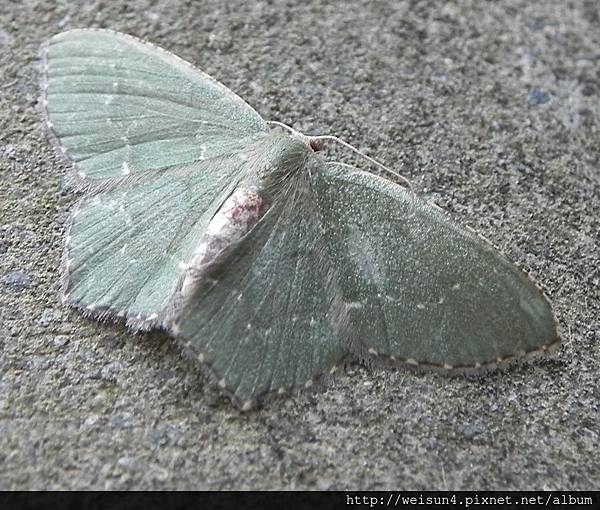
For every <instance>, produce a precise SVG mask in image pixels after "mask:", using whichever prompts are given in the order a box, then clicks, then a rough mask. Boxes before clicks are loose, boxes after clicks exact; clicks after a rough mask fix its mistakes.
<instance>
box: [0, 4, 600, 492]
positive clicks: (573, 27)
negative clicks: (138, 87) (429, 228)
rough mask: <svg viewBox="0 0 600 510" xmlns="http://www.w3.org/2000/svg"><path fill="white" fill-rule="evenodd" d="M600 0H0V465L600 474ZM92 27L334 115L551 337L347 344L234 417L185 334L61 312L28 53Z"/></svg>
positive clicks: (201, 477)
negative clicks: (382, 349)
mask: <svg viewBox="0 0 600 510" xmlns="http://www.w3.org/2000/svg"><path fill="white" fill-rule="evenodd" d="M599 10H600V7H599V6H598V3H597V2H596V0H588V1H575V0H572V1H565V0H547V1H544V2H529V1H527V0H522V1H517V0H499V1H496V2H479V1H475V0H473V1H460V2H443V1H433V0H429V1H416V0H415V1H397V2H396V1H392V0H390V1H386V2H382V1H373V2H359V1H351V2H339V3H335V2H322V3H318V2H310V1H303V2H296V1H291V0H290V1H288V2H280V1H272V2H267V1H260V2H248V1H245V0H238V1H235V2H221V1H218V0H210V1H204V2H194V3H192V2H189V3H188V2H181V1H150V0H134V1H131V2H129V1H124V0H122V1H115V2H107V1H103V0H90V1H86V2H81V3H80V4H77V3H76V2H64V1H61V2H52V1H49V0H42V1H37V2H36V1H24V2H8V1H6V0H3V1H2V2H0V172H1V181H0V210H1V213H0V214H1V216H0V220H1V221H0V313H1V318H0V350H1V356H0V488H1V489H42V488H51V489H66V488H69V489H92V488H94V489H108V488H113V489H162V488H177V489H277V488H286V489H304V488H309V489H384V488H389V489H446V488H448V489H600V455H598V444H599V443H600V436H599V435H600V430H599V419H600V418H599V417H600V412H599V411H600V409H599V406H600V404H599V396H600V395H599V390H598V374H599V367H600V345H599V340H600V333H599V330H600V322H599V314H600V307H599V301H600V300H599V279H600V276H599V273H598V267H599V265H600V260H599V259H600V250H599V240H598V239H599V227H600V220H599V218H600V200H599V190H598V186H599V182H600V177H599V175H600V169H599V166H598V163H599V156H600V143H599V142H600V106H599V105H600V15H599ZM75 27H107V28H112V29H116V30H120V31H123V32H129V33H131V34H135V35H137V36H140V37H142V38H145V39H149V40H151V41H153V42H155V43H157V44H159V45H161V46H163V47H165V48H167V49H169V50H171V51H173V52H175V53H176V54H178V55H180V56H182V57H183V58H185V59H187V60H190V61H192V62H194V63H196V64H197V65H199V66H200V67H201V68H202V69H204V70H205V71H207V72H208V73H210V74H211V75H213V76H215V77H216V78H217V79H219V80H221V81H222V82H223V83H225V84H226V85H228V86H229V87H230V88H232V89H233V90H234V91H237V92H238V93H239V94H240V95H241V96H242V97H244V98H245V99H246V100H247V101H248V102H249V103H250V104H252V105H253V106H254V107H255V108H256V109H257V110H258V111H259V112H261V113H262V114H263V115H264V117H265V118H267V119H274V120H281V121H284V122H287V123H289V124H291V125H293V126H295V127H296V128H298V129H300V130H302V131H304V132H308V133H317V132H319V133H323V132H327V133H334V134H338V135H340V136H342V137H343V138H345V139H346V140H348V141H350V142H352V143H354V144H355V145H357V146H358V147H360V148H362V149H364V150H365V151H366V152H368V153H369V154H372V155H375V156H376V157H377V158H378V159H380V160H381V161H383V162H385V163H387V164H389V165H391V166H393V167H394V168H396V169H398V170H399V171H401V172H402V173H403V174H405V175H407V176H409V177H410V178H411V179H413V181H414V184H415V186H416V188H417V189H418V190H419V192H420V193H422V194H424V195H425V196H426V197H427V198H428V199H431V200H435V201H437V203H439V204H440V205H441V206H443V207H445V208H447V209H449V210H451V211H453V213H454V214H455V216H456V217H457V218H458V219H459V220H460V221H462V222H463V223H467V224H469V225H471V226H473V227H474V228H476V229H478V230H479V231H480V232H481V233H483V234H484V235H485V236H487V237H488V238H490V239H491V240H492V241H493V242H494V243H495V244H497V245H498V246H500V247H501V248H502V249H503V250H504V251H505V252H506V253H507V254H508V255H509V257H510V258H512V260H514V261H516V262H517V263H519V264H521V265H522V266H523V267H524V268H526V269H527V270H528V271H530V272H531V274H532V276H533V277H534V278H535V279H536V280H537V281H538V282H539V283H540V284H541V285H542V287H543V288H545V289H546V290H547V292H548V294H549V295H550V296H551V299H552V302H553V306H554V309H555V312H556V315H557V317H558V320H559V322H560V324H561V328H562V334H563V338H564V344H563V345H562V347H561V348H560V350H559V352H558V354H557V356H556V357H555V358H552V359H547V360H544V361H539V362H533V363H528V364H524V365H522V366H519V367H516V368H515V369H513V370H510V371H508V372H505V373H494V374H490V375H488V376H486V377H482V378H472V379H465V378H462V377H459V378H454V379H448V378H442V377H439V376H435V375H418V374H412V373H406V372H402V371H393V370H373V371H371V370H367V369H366V368H363V367H361V366H352V367H350V368H349V369H347V370H346V372H345V373H344V374H342V375H341V376H340V377H338V379H337V380H336V382H335V384H334V385H333V387H331V388H330V389H329V390H328V391H326V392H325V393H321V394H316V395H303V396H299V397H296V398H294V399H289V400H286V401H282V402H274V403H271V404H270V405H268V406H267V407H266V408H264V409H262V410H259V411H258V412H255V413H251V414H247V415H243V414H240V413H239V412H238V411H237V410H236V409H235V408H234V407H232V406H231V405H230V404H229V403H228V402H227V401H225V400H224V399H222V398H221V397H220V395H219V393H218V392H217V391H215V390H214V389H213V388H211V387H209V386H207V385H206V384H205V382H206V381H205V378H204V376H203V374H202V371H201V369H200V367H198V366H197V365H196V364H195V363H193V362H192V361H189V360H187V359H185V358H184V357H183V356H182V355H181V353H180V350H179V349H178V348H177V347H176V346H175V345H174V344H173V342H172V341H171V340H170V339H169V338H167V337H164V336H162V335H160V334H152V335H143V336H133V335H131V334H129V333H128V332H126V331H125V330H124V328H123V327H121V326H119V325H103V324H97V323H95V322H93V321H89V320H86V319H83V318H82V317H81V316H80V315H79V314H78V313H77V312H75V311H69V310H66V309H64V308H63V307H62V306H61V305H60V303H59V302H58V299H57V295H58V285H59V273H58V271H57V267H58V264H59V260H60V254H61V250H62V237H63V221H64V219H65V216H66V213H67V211H68V209H69V207H70V206H71V205H72V204H73V201H74V197H73V196H72V195H70V194H66V193H63V192H61V189H60V180H61V176H62V175H63V174H64V173H65V170H66V167H65V165H64V164H63V163H62V162H61V161H60V159H59V158H58V157H57V156H55V155H54V154H53V152H52V150H51V148H50V146H49V144H48V143H47V142H46V141H45V139H44V136H43V131H42V124H41V122H40V117H39V115H38V114H37V112H36V109H35V103H36V98H37V86H36V81H35V77H34V73H33V65H34V62H35V59H36V54H37V49H38V46H39V44H40V43H41V42H42V41H43V40H44V39H46V38H47V37H49V36H51V35H53V34H55V33H57V32H60V31H62V30H66V29H69V28H75ZM329 150H330V154H331V155H332V157H336V158H340V159H343V160H344V161H347V162H353V161H354V160H353V158H352V156H351V154H349V153H348V152H346V151H340V150H333V149H329Z"/></svg>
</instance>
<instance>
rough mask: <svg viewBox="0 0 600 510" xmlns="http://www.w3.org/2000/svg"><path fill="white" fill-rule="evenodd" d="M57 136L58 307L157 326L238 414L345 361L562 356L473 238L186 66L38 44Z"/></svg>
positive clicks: (147, 50) (549, 327) (512, 280)
mask: <svg viewBox="0 0 600 510" xmlns="http://www.w3.org/2000/svg"><path fill="white" fill-rule="evenodd" d="M42 65H43V71H42V97H41V100H40V102H41V106H42V109H43V111H44V114H45V118H46V122H47V127H48V131H49V137H50V139H51V140H52V142H53V143H54V144H55V145H56V146H57V147H58V149H59V150H60V151H62V153H63V154H64V155H65V156H66V157H68V158H69V159H70V161H72V163H73V164H72V167H73V168H72V170H71V173H70V175H69V179H68V180H69V182H70V183H71V184H73V186H74V187H76V188H79V189H82V190H84V191H85V193H84V194H83V198H81V200H80V201H79V203H78V204H77V205H76V207H75V208H74V211H73V212H72V215H71V219H70V221H69V227H68V233H67V238H66V246H65V252H64V262H63V268H62V269H63V277H64V285H63V299H64V301H65V302H66V303H68V304H69V305H71V306H74V307H77V308H79V309H81V310H82V311H83V312H84V313H85V314H86V315H89V316H92V317H95V318H98V319H105V318H123V320H125V321H126V323H127V325H129V326H130V327H131V328H132V329H134V330H147V329H150V328H164V329H165V330H167V331H168V332H170V333H171V334H172V335H173V336H175V337H176V338H178V339H180V340H181V342H182V343H183V344H184V345H185V346H186V347H187V349H188V350H189V351H190V352H192V353H193V354H194V356H195V357H196V358H197V359H199V360H200V361H201V362H202V363H205V364H206V365H207V366H208V367H209V368H210V370H211V373H212V374H213V375H214V377H215V380H216V381H217V383H218V385H219V386H220V387H221V388H222V389H223V391H224V392H225V393H226V394H227V395H229V396H230V398H231V399H232V401H233V402H234V403H235V404H236V405H238V406H240V407H241V408H242V409H244V410H246V409H250V408H251V407H253V406H254V405H255V404H256V403H257V402H259V401H260V400H261V399H262V398H263V397H264V396H266V395H268V394H281V393H288V392H294V391H296V390H298V389H302V388H309V387H311V386H313V385H316V384H317V383H319V382H321V381H322V380H323V379H324V378H325V377H326V376H328V375H329V374H330V373H333V372H334V371H335V370H336V367H338V366H340V364H342V363H343V362H344V361H345V360H346V359H347V358H348V357H352V356H353V357H357V358H360V359H363V360H368V361H371V362H381V363H386V364H397V365H406V366H414V367H425V368H437V369H440V370H441V371H453V370H468V369H477V368H486V367H494V366H496V365H497V364H498V363H501V362H505V361H509V360H513V359H516V358H520V357H524V356H527V355H532V354H536V353H541V352H544V351H547V350H549V349H550V348H552V347H555V346H556V345H557V344H558V341H559V340H558V335H557V329H556V322H555V320H554V317H553V314H552V311H551V308H550V306H549V304H548V301H547V299H546V298H545V297H544V295H543V294H542V292H541V291H540V290H539V289H538V288H537V287H536V286H535V284H534V283H533V282H532V281H531V280H530V279H529V278H528V277H527V276H526V275H525V274H524V273H523V272H522V271H520V270H519V269H518V268H516V267H515V266H514V265H513V264H511V263H510V262H508V261H507V260H506V259H505V258H504V257H503V256H502V255H501V254H499V253H498V252H497V251H496V250H495V249H494V248H493V247H492V246H491V245H490V244H489V243H487V242H485V240H482V238H480V237H479V236H477V235H476V234H475V233H474V232H473V231H471V230H468V229H463V228H461V227H460V226H458V225H457V224H455V223H454V222H452V221H451V220H450V219H449V218H448V216H447V215H446V214H445V213H444V212H443V211H442V210H440V209H439V208H437V207H435V206H431V205H428V204H427V203H425V202H424V201H422V200H420V199H419V198H417V197H416V196H415V195H414V194H413V193H411V192H409V191H407V190H406V189H405V188H403V187H401V186H400V185H398V184H396V183H394V182H392V181H390V180H387V179H384V178H382V177H379V176H376V175H373V174H371V173H367V172H364V171H362V170H359V169H355V168H349V167H348V166H347V165H343V164H340V163H326V162H325V161H324V160H323V158H322V156H321V155H320V154H318V153H317V152H318V149H319V148H320V147H319V142H320V140H319V139H318V138H310V137H307V136H304V135H301V134H299V133H297V132H292V133H291V134H290V133H283V132H281V130H278V129H271V127H270V126H269V123H267V122H266V121H265V120H263V119H262V118H261V117H260V116H259V115H258V114H257V113H256V111H254V110H253V109H252V108H251V107H250V106H249V105H248V104H247V103H245V102H244V101H243V100H242V99H240V98H239V97H238V96H237V95H235V94H234V93H233V92H231V91H230V90H229V89H227V88H226V87H225V86H223V85H222V84H220V83H219V82H217V81H215V80H214V79H213V78H211V77H210V76H208V75H207V74H205V73H203V72H201V71H199V70H197V69H195V68H193V67H192V66H191V65H190V64H188V63H187V62H185V61H183V60H181V59H179V58H178V57H176V56H174V55H172V54H171V53H169V52H166V51H164V50H162V49H160V48H157V47H156V46H153V45H151V44H149V43H146V42H143V41H140V40H138V39H136V38H134V37H131V36H128V35H124V34H120V33H116V32H111V31H107V30H73V31H69V32H65V33H62V34H59V35H56V36H55V37H53V38H52V39H50V40H49V41H48V42H47V43H46V44H45V45H44V46H43V64H42Z"/></svg>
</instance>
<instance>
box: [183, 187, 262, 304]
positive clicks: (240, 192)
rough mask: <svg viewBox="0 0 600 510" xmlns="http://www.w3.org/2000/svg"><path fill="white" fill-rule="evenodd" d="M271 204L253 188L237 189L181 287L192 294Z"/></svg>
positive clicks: (208, 230)
mask: <svg viewBox="0 0 600 510" xmlns="http://www.w3.org/2000/svg"><path fill="white" fill-rule="evenodd" d="M269 206H270V203H269V202H268V201H267V200H266V199H265V197H264V196H262V195H261V194H260V193H258V192H257V191H256V190H253V189H250V188H244V187H242V188H238V189H237V190H235V191H234V192H233V193H232V194H231V195H230V196H229V198H228V199H227V200H225V202H223V205H222V206H221V208H220V209H219V210H218V211H217V213H216V214H215V215H214V216H213V218H212V219H211V220H210V222H209V224H208V227H207V228H206V232H205V233H204V235H203V236H202V237H201V238H200V241H199V242H198V244H197V245H196V248H195V249H194V252H193V254H192V256H191V258H190V260H189V262H188V263H187V265H186V273H185V277H184V280H183V284H182V287H181V293H182V294H183V295H189V294H190V293H191V292H192V291H193V290H194V289H195V288H196V287H197V285H198V282H199V281H200V280H201V279H202V278H203V277H204V276H205V275H206V272H207V270H208V269H209V268H210V267H211V266H212V265H213V264H214V262H216V261H217V260H218V258H219V256H220V255H221V254H222V253H223V252H224V250H225V249H226V248H227V247H229V246H231V245H232V244H234V243H236V242H237V241H239V240H240V239H241V238H242V237H244V236H245V235H246V234H247V233H248V232H249V231H250V230H251V229H252V227H253V226H254V225H255V224H256V223H257V222H258V221H259V220H260V219H261V218H262V217H263V216H264V214H265V212H267V210H268V208H269Z"/></svg>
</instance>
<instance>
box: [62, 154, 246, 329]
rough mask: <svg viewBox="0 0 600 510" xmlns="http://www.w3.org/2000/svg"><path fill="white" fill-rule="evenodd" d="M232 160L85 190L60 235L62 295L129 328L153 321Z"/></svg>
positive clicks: (226, 182)
mask: <svg viewBox="0 0 600 510" xmlns="http://www.w3.org/2000/svg"><path fill="white" fill-rule="evenodd" d="M239 165H240V160H239V159H238V158H236V157H231V158H221V159H216V160H210V161H206V162H201V163H196V164H193V165H189V166H187V165H184V166H181V167H174V168H170V169H168V170H163V171H159V172H157V173H153V174H152V175H151V176H146V175H138V176H129V177H126V178H123V179H120V180H118V181H111V183H110V185H108V186H106V187H105V188H104V189H98V190H96V191H95V192H94V193H92V194H88V195H87V196H85V197H84V198H83V199H82V200H81V201H80V203H79V204H78V206H77V207H76V208H75V210H74V211H73V213H72V216H71V224H70V228H69V231H68V235H67V243H66V247H65V256H64V267H63V272H64V278H65V279H64V285H63V291H64V297H65V300H66V301H67V302H68V303H70V304H71V305H74V306H77V307H79V308H82V309H83V310H85V311H86V312H87V313H89V314H91V315H94V316H100V317H103V316H105V315H108V316H119V317H125V318H127V319H128V321H129V323H130V324H131V325H133V326H135V327H143V328H148V327H150V326H153V325H155V324H157V323H159V319H160V318H161V316H162V314H163V312H164V310H165V308H166V306H167V304H168V303H169V301H170V299H171V297H172V296H173V293H174V292H175V290H176V289H177V287H178V285H179V284H180V280H181V277H182V275H183V273H184V267H185V263H186V261H187V259H188V258H189V256H190V253H191V252H192V250H193V247H194V246H195V244H196V243H197V241H198V239H199V238H200V237H201V236H202V234H203V232H204V230H205V228H206V225H207V224H208V222H209V221H210V218H211V217H212V216H213V214H214V213H215V212H216V210H217V209H218V207H219V206H220V204H221V203H222V202H223V201H224V200H225V198H226V197H227V196H228V195H229V193H231V191H232V190H233V189H234V188H235V186H236V185H237V179H238V178H239V177H238V173H239V170H240V166H239Z"/></svg>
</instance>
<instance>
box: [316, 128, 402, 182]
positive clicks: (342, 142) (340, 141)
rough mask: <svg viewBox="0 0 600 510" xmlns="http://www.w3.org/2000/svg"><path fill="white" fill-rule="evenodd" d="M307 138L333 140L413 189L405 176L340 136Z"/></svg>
mask: <svg viewBox="0 0 600 510" xmlns="http://www.w3.org/2000/svg"><path fill="white" fill-rule="evenodd" d="M308 138H309V139H311V140H314V139H317V140H333V141H334V142H337V143H339V144H342V145H343V146H344V147H346V148H348V149H350V150H351V151H353V152H355V153H356V154H358V155H359V156H362V157H363V158H365V159H366V160H367V161H369V162H370V163H373V164H374V165H375V166H376V167H378V168H380V169H381V170H384V171H385V172H388V173H390V174H392V175H393V176H394V177H397V178H398V179H400V180H401V181H402V182H403V183H405V184H406V186H407V187H408V189H410V190H411V191H414V190H413V187H412V184H411V183H410V181H409V180H408V179H407V178H406V177H404V176H403V175H400V174H399V173H398V172H395V171H394V170H392V169H391V168H388V167H387V166H385V165H384V164H383V163H380V162H379V161H377V160H375V159H373V158H372V157H371V156H367V155H366V154H365V153H364V152H362V151H360V150H358V149H357V148H356V147H354V146H353V145H350V144H349V143H348V142H345V141H344V140H342V139H341V138H338V137H337V136H333V135H317V136H309V137H308Z"/></svg>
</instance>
